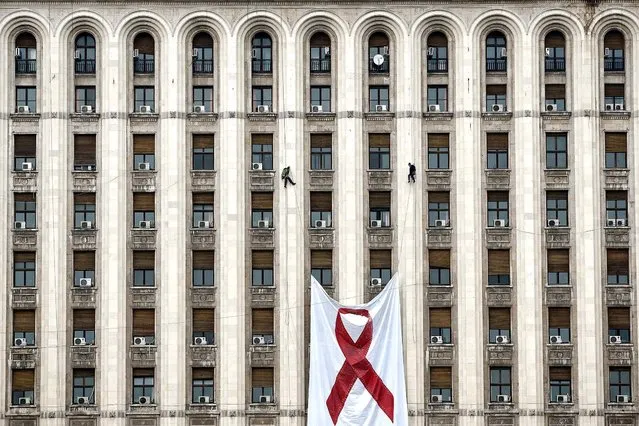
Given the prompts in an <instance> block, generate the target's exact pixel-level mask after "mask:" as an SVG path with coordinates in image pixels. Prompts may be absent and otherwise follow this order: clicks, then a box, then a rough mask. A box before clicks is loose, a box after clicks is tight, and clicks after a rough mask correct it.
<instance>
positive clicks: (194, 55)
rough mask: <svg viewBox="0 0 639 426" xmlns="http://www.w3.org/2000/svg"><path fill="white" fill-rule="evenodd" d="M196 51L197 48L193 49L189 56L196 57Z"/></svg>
mask: <svg viewBox="0 0 639 426" xmlns="http://www.w3.org/2000/svg"><path fill="white" fill-rule="evenodd" d="M197 51H198V49H197V47H194V48H193V52H192V53H191V56H193V57H194V58H195V57H197Z"/></svg>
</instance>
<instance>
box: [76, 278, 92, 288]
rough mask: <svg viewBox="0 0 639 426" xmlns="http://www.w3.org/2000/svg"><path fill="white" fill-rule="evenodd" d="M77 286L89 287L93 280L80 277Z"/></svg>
mask: <svg viewBox="0 0 639 426" xmlns="http://www.w3.org/2000/svg"><path fill="white" fill-rule="evenodd" d="M78 287H83V288H89V287H93V280H92V279H91V278H80V283H79V284H78Z"/></svg>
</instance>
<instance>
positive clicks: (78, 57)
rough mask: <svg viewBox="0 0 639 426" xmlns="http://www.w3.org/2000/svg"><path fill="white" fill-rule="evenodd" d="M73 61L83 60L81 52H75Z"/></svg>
mask: <svg viewBox="0 0 639 426" xmlns="http://www.w3.org/2000/svg"><path fill="white" fill-rule="evenodd" d="M73 59H82V57H81V55H80V51H79V50H76V51H75V52H73Z"/></svg>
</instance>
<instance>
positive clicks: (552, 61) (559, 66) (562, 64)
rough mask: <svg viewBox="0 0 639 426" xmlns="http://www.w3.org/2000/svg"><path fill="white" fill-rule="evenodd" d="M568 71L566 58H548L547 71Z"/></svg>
mask: <svg viewBox="0 0 639 426" xmlns="http://www.w3.org/2000/svg"><path fill="white" fill-rule="evenodd" d="M562 71H566V59H565V58H546V72H562Z"/></svg>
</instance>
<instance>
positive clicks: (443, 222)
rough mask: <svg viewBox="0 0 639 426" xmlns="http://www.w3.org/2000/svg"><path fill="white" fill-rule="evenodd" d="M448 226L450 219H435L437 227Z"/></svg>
mask: <svg viewBox="0 0 639 426" xmlns="http://www.w3.org/2000/svg"><path fill="white" fill-rule="evenodd" d="M447 226H448V219H437V220H436V221H435V227H436V228H445V227H447Z"/></svg>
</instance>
